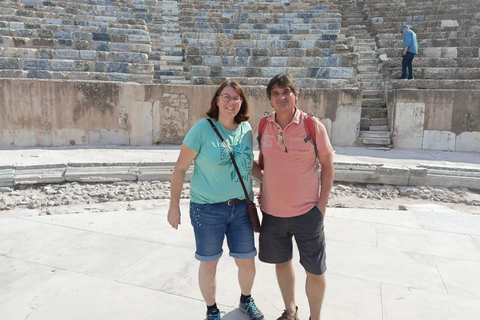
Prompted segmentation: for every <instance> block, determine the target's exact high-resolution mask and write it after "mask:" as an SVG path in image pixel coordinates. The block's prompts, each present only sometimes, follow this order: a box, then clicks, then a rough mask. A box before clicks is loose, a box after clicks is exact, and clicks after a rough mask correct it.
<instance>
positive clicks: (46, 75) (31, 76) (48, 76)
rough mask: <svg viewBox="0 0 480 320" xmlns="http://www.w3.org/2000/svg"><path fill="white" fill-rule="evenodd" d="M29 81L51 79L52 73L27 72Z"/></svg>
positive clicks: (44, 71)
mask: <svg viewBox="0 0 480 320" xmlns="http://www.w3.org/2000/svg"><path fill="white" fill-rule="evenodd" d="M27 78H29V79H52V73H51V71H49V70H28V72H27Z"/></svg>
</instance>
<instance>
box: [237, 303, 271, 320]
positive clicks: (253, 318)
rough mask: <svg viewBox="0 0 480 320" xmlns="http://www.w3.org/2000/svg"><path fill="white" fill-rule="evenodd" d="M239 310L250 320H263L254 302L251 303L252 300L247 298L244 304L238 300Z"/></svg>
mask: <svg viewBox="0 0 480 320" xmlns="http://www.w3.org/2000/svg"><path fill="white" fill-rule="evenodd" d="M239 309H240V310H241V311H242V312H243V313H245V314H246V315H248V316H249V317H250V320H263V319H265V318H264V317H263V313H262V311H260V310H259V309H258V308H257V306H256V305H255V302H254V301H253V298H251V297H250V298H248V299H247V301H246V302H245V303H243V302H242V301H241V300H240V305H239Z"/></svg>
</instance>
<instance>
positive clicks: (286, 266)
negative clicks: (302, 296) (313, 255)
mask: <svg viewBox="0 0 480 320" xmlns="http://www.w3.org/2000/svg"><path fill="white" fill-rule="evenodd" d="M275 269H276V271H277V281H278V285H279V287H280V291H281V292H282V297H283V302H284V303H285V310H286V311H287V312H288V314H289V315H294V314H295V311H296V308H297V305H296V304H295V271H294V270H293V265H292V260H290V261H288V262H284V263H278V264H276V266H275Z"/></svg>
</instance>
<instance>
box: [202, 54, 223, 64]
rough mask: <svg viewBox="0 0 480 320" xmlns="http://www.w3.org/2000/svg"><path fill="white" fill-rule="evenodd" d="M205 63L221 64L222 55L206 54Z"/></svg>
mask: <svg viewBox="0 0 480 320" xmlns="http://www.w3.org/2000/svg"><path fill="white" fill-rule="evenodd" d="M205 65H206V66H219V65H220V57H219V56H205Z"/></svg>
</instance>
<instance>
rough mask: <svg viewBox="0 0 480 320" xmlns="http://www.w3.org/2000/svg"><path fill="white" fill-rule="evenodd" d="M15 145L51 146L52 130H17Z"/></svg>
mask: <svg viewBox="0 0 480 320" xmlns="http://www.w3.org/2000/svg"><path fill="white" fill-rule="evenodd" d="M14 141H15V147H49V146H51V145H52V135H51V132H50V131H42V130H34V129H32V130H29V129H19V130H15V136H14Z"/></svg>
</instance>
